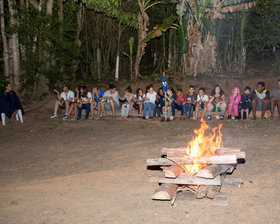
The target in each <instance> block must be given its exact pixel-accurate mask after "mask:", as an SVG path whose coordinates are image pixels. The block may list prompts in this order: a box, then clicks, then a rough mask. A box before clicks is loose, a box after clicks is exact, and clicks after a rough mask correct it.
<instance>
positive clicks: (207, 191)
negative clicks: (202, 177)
mask: <svg viewBox="0 0 280 224" xmlns="http://www.w3.org/2000/svg"><path fill="white" fill-rule="evenodd" d="M220 190H221V185H211V186H207V185H201V186H199V188H198V189H197V191H196V196H195V197H196V198H197V199H202V198H205V197H207V198H209V199H213V198H214V197H215V195H216V194H218V193H219V192H220Z"/></svg>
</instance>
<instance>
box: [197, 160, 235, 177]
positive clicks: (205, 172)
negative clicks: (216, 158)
mask: <svg viewBox="0 0 280 224" xmlns="http://www.w3.org/2000/svg"><path fill="white" fill-rule="evenodd" d="M232 167H233V166H232V165H231V164H228V165H217V164H212V165H209V166H207V167H205V168H204V169H202V170H200V171H199V172H198V173H197V174H196V176H197V177H201V178H207V179H212V178H214V177H216V176H218V175H220V174H223V173H225V172H226V171H227V170H229V169H230V168H232Z"/></svg>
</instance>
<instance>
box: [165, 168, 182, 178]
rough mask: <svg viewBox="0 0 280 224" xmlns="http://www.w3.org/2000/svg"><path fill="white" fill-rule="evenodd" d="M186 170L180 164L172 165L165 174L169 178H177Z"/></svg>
mask: <svg viewBox="0 0 280 224" xmlns="http://www.w3.org/2000/svg"><path fill="white" fill-rule="evenodd" d="M183 172H184V170H183V168H182V167H180V166H170V167H168V168H167V169H165V170H164V175H165V177H167V178H176V177H177V176H179V174H181V173H183Z"/></svg>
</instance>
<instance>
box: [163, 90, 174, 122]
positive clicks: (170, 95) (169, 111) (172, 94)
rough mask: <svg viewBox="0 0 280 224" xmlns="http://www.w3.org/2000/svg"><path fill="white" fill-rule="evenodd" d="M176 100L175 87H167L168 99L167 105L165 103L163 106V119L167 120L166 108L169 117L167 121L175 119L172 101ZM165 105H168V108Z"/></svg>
mask: <svg viewBox="0 0 280 224" xmlns="http://www.w3.org/2000/svg"><path fill="white" fill-rule="evenodd" d="M174 100H175V94H174V89H173V88H168V89H167V94H166V101H167V105H164V107H163V108H162V111H163V118H162V119H161V121H165V116H166V115H165V110H167V117H166V121H170V120H173V116H171V109H172V106H171V105H172V102H173V101H174ZM165 107H167V109H165Z"/></svg>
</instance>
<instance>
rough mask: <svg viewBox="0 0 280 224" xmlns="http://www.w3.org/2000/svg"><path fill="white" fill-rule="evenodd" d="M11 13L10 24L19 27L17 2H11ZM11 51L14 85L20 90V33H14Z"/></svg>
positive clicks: (9, 2)
mask: <svg viewBox="0 0 280 224" xmlns="http://www.w3.org/2000/svg"><path fill="white" fill-rule="evenodd" d="M8 4H9V11H10V15H11V17H10V23H11V26H14V27H17V25H18V23H17V20H16V18H15V16H16V13H17V12H16V9H15V0H9V1H8ZM11 50H12V52H11V53H12V61H13V75H14V84H15V89H16V90H17V89H19V87H20V55H19V41H18V33H17V31H14V32H13V34H12V37H11Z"/></svg>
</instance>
